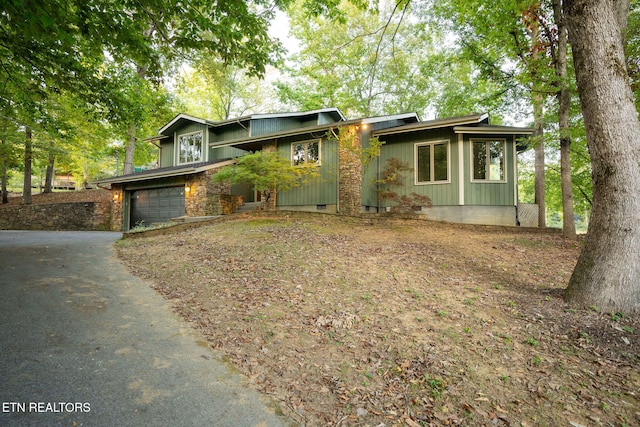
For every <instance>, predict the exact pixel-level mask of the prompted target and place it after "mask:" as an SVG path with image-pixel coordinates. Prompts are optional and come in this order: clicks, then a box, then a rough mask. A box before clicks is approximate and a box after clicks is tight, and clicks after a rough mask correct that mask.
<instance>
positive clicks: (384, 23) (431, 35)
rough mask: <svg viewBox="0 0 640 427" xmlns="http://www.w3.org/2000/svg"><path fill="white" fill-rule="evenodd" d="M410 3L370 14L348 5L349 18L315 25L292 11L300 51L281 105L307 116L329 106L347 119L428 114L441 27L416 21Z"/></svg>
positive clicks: (289, 70)
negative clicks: (432, 64)
mask: <svg viewBox="0 0 640 427" xmlns="http://www.w3.org/2000/svg"><path fill="white" fill-rule="evenodd" d="M409 3H410V2H407V1H400V2H396V1H393V2H390V1H383V2H380V10H370V9H369V10H364V9H362V8H360V7H357V6H354V5H352V4H349V3H347V2H346V1H345V2H342V4H341V7H342V10H343V11H344V19H342V20H335V19H330V18H327V17H325V16H319V17H317V18H314V19H310V18H309V16H308V14H305V13H304V10H302V9H296V8H292V10H291V11H290V16H291V33H292V35H293V36H294V37H295V38H296V39H298V40H299V41H300V44H301V50H300V52H299V53H298V54H296V55H295V56H294V57H293V58H292V61H291V62H293V64H294V65H293V66H290V67H288V68H287V69H286V70H285V71H286V74H287V75H288V77H289V78H288V79H285V80H284V81H282V82H280V83H279V84H278V85H277V88H278V91H279V95H280V98H281V102H283V103H285V104H289V105H295V106H296V108H299V109H302V110H312V109H317V108H323V107H326V106H334V107H338V108H340V110H342V111H343V112H344V113H345V114H346V115H347V116H371V115H381V114H395V113H397V112H398V111H403V112H405V111H417V112H420V113H422V112H423V111H425V110H426V108H427V106H428V104H429V100H430V99H431V98H432V97H433V96H434V94H435V92H434V91H433V87H434V84H433V80H432V78H431V77H432V70H433V67H432V66H431V63H430V62H429V61H430V59H432V58H434V57H433V56H431V55H426V56H420V55H416V52H433V51H435V50H436V49H437V46H438V40H439V39H438V31H437V27H433V26H429V25H427V24H425V23H422V22H420V21H419V20H417V19H415V18H416V16H415V15H413V14H412V12H411V9H410V5H409Z"/></svg>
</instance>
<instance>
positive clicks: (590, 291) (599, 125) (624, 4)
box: [565, 0, 640, 313]
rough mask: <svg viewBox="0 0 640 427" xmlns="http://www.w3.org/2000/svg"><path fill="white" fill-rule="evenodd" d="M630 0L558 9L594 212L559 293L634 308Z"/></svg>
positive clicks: (635, 152)
mask: <svg viewBox="0 0 640 427" xmlns="http://www.w3.org/2000/svg"><path fill="white" fill-rule="evenodd" d="M628 9H629V0H611V1H597V0H568V1H567V2H566V3H565V16H566V18H567V20H568V22H567V23H568V27H569V37H570V41H571V44H572V47H573V56H574V64H575V70H576V80H577V83H578V90H579V93H580V103H581V106H582V112H583V116H584V122H585V126H586V131H587V144H588V146H589V152H590V154H591V167H592V178H593V212H592V216H591V223H590V224H589V230H588V233H587V238H586V241H585V246H584V249H583V250H582V253H581V255H580V258H579V259H578V263H577V265H576V267H575V270H574V271H573V275H572V276H571V280H570V281H569V286H568V287H567V290H566V292H565V297H566V299H567V300H568V301H569V302H570V303H573V304H577V305H581V306H596V307H598V308H599V309H600V310H606V311H619V312H624V313H631V312H636V313H637V312H640V262H638V253H640V122H639V121H638V112H637V111H636V108H635V105H634V102H633V96H632V92H631V88H630V86H629V80H628V77H627V71H626V67H625V57H624V50H623V29H624V28H626V24H627V23H626V17H627V12H628Z"/></svg>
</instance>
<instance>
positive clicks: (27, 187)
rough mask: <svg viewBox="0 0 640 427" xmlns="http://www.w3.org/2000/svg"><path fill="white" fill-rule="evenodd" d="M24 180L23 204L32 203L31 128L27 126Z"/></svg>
mask: <svg viewBox="0 0 640 427" xmlns="http://www.w3.org/2000/svg"><path fill="white" fill-rule="evenodd" d="M24 134H25V137H24V180H23V185H22V204H24V205H30V204H31V157H32V155H33V153H32V146H31V128H30V127H28V126H27V127H26V128H25V131H24Z"/></svg>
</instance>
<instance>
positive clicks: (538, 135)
mask: <svg viewBox="0 0 640 427" xmlns="http://www.w3.org/2000/svg"><path fill="white" fill-rule="evenodd" d="M542 102H543V99H542V94H541V93H540V92H538V93H535V92H534V94H533V122H534V125H533V127H534V133H533V136H534V139H535V140H536V146H535V155H536V160H535V194H534V198H535V200H534V203H535V204H537V205H538V227H546V226H547V218H546V212H547V205H546V203H545V194H546V190H545V183H544V110H543V106H542Z"/></svg>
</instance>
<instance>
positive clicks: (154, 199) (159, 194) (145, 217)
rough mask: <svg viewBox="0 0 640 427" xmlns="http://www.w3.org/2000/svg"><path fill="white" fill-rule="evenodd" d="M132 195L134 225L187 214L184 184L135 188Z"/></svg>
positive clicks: (164, 220)
mask: <svg viewBox="0 0 640 427" xmlns="http://www.w3.org/2000/svg"><path fill="white" fill-rule="evenodd" d="M130 197H131V199H130V200H131V213H130V215H131V220H130V224H131V226H132V227H135V226H138V225H147V226H148V225H151V224H153V223H157V222H167V221H169V220H170V219H171V218H177V217H180V216H184V214H185V194H184V185H181V186H176V187H165V188H151V189H144V190H135V191H132V192H131V196H130Z"/></svg>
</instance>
